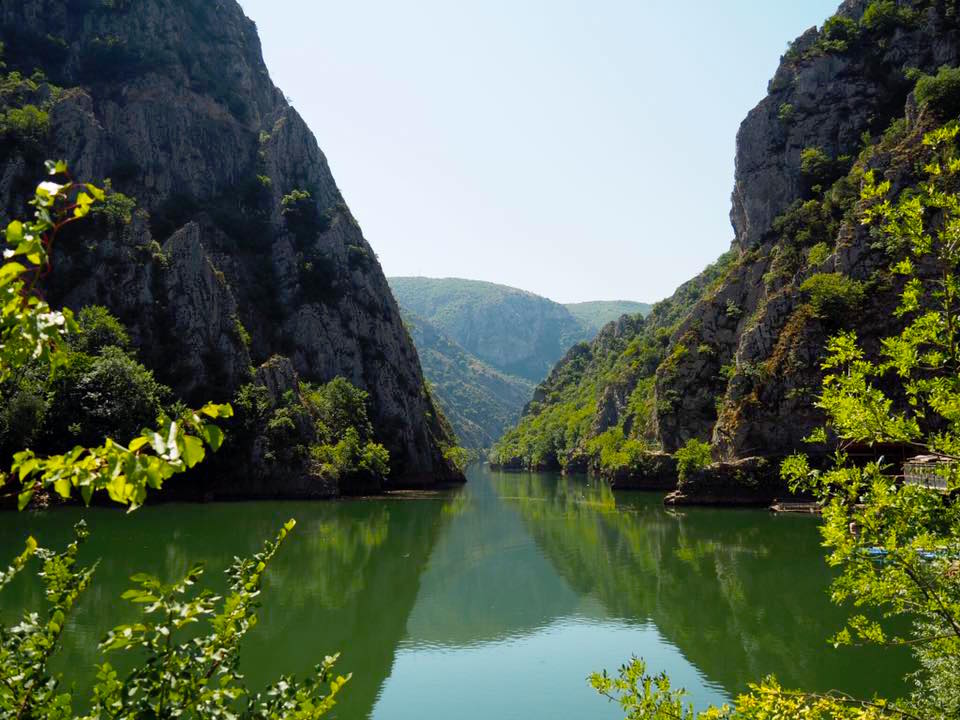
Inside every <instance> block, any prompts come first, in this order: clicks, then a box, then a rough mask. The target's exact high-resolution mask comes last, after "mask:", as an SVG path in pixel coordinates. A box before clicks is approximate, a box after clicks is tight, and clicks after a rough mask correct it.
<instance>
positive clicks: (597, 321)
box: [564, 300, 653, 333]
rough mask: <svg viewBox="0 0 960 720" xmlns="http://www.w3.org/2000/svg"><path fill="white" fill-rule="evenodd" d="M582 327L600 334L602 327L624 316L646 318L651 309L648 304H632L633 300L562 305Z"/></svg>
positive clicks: (651, 306)
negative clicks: (641, 316)
mask: <svg viewBox="0 0 960 720" xmlns="http://www.w3.org/2000/svg"><path fill="white" fill-rule="evenodd" d="M564 307H565V308H566V309H567V310H569V311H570V314H571V315H573V316H574V317H575V318H576V319H577V320H579V321H580V323H581V324H582V325H584V326H585V327H587V328H589V329H591V330H592V331H593V332H594V333H598V332H600V330H602V329H603V326H604V325H606V324H607V323H610V322H613V321H614V320H617V319H619V318H621V317H623V316H624V315H643V316H644V317H646V316H647V315H649V314H650V311H651V310H652V309H653V305H651V304H650V303H642V302H634V301H633V300H591V301H588V302H578V303H564Z"/></svg>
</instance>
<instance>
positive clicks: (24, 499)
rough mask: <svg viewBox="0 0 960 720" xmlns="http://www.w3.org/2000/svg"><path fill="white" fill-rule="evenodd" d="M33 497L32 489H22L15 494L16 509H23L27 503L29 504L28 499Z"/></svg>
mask: <svg viewBox="0 0 960 720" xmlns="http://www.w3.org/2000/svg"><path fill="white" fill-rule="evenodd" d="M32 499H33V490H32V489H30V490H24V491H23V492H22V493H20V494H19V495H17V509H18V510H23V509H24V508H25V507H26V506H27V505H29V504H30V501H31V500H32Z"/></svg>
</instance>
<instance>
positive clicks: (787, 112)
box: [777, 103, 796, 123]
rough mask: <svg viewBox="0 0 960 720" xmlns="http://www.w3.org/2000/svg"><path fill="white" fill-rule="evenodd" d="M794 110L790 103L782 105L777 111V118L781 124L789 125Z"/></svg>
mask: <svg viewBox="0 0 960 720" xmlns="http://www.w3.org/2000/svg"><path fill="white" fill-rule="evenodd" d="M795 112H796V108H795V107H794V106H793V105H791V104H790V103H783V104H782V105H781V106H780V109H779V110H778V111H777V118H778V119H779V120H780V122H782V123H789V122H790V121H791V120H792V119H793V114H794V113H795Z"/></svg>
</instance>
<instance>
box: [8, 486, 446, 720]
mask: <svg viewBox="0 0 960 720" xmlns="http://www.w3.org/2000/svg"><path fill="white" fill-rule="evenodd" d="M447 500H448V498H443V497H438V498H433V499H423V500H418V501H416V502H405V501H379V500H373V501H364V502H343V503H265V502H257V503H236V504H213V505H204V506H201V505H167V506H162V507H153V508H149V507H148V508H144V509H142V510H140V511H138V512H137V514H136V515H135V516H133V517H128V516H125V515H124V514H123V513H120V512H115V511H110V510H104V509H91V510H79V509H68V510H58V511H56V512H49V513H41V514H33V515H12V514H5V515H3V516H2V518H3V522H2V526H0V548H3V550H4V552H5V553H6V554H12V553H11V552H10V549H12V548H16V547H17V546H18V545H19V544H22V542H23V539H24V538H25V537H26V536H27V535H28V534H33V535H35V536H37V537H38V538H39V539H40V540H42V541H43V542H44V543H48V544H50V545H54V544H56V543H62V542H64V541H65V540H66V539H67V538H68V537H69V528H70V527H71V526H72V525H73V523H74V522H75V521H76V520H78V519H79V518H80V517H81V516H83V517H85V518H86V520H87V522H88V524H89V526H90V529H91V539H90V542H89V543H88V544H87V546H85V548H84V550H83V556H84V558H85V559H86V560H87V561H92V560H95V559H97V558H102V562H101V564H100V566H99V567H98V568H97V572H96V578H95V581H94V583H93V585H92V588H91V590H90V591H89V593H88V594H87V596H86V597H85V598H84V600H83V601H82V603H81V605H80V606H79V608H78V610H77V613H76V615H75V617H74V620H73V621H72V623H71V626H70V627H69V630H68V633H67V636H66V637H67V641H66V643H65V645H64V647H63V649H62V651H61V652H60V653H59V655H58V658H57V667H58V668H60V669H65V668H72V669H76V668H89V669H90V670H89V672H84V673H82V675H83V677H84V678H92V677H93V665H94V663H97V662H102V660H103V658H102V657H101V656H100V655H99V654H98V653H97V652H96V644H97V641H98V640H99V639H101V638H102V637H103V635H104V633H105V632H106V630H107V629H109V628H111V627H113V626H114V625H116V624H118V623H121V622H128V621H130V620H132V619H133V618H134V617H135V614H134V613H133V612H131V608H130V606H129V605H128V604H127V603H124V602H121V601H120V600H119V597H120V594H121V593H122V592H123V590H124V589H126V588H127V587H128V581H127V578H128V577H129V576H130V575H131V574H133V573H134V572H136V571H146V572H151V573H153V574H157V575H159V576H161V577H162V578H164V579H168V580H169V579H173V578H175V577H177V576H179V575H182V574H183V573H184V572H185V571H186V570H187V569H188V567H189V566H190V564H192V563H193V562H196V561H202V562H204V563H205V564H206V566H207V568H208V573H207V576H206V578H205V580H206V582H207V583H208V585H209V586H212V587H213V588H214V589H216V590H223V589H224V588H225V582H224V579H223V577H222V570H224V569H225V568H226V567H227V566H228V565H229V564H230V562H231V560H232V559H233V557H234V555H242V554H251V553H253V552H256V551H257V550H258V549H259V545H260V542H261V540H262V539H265V538H267V537H270V536H272V535H273V534H275V533H276V531H277V530H278V529H279V527H280V526H281V524H282V523H283V521H284V520H286V519H287V518H289V517H295V518H297V520H298V525H297V529H296V531H295V532H294V533H293V534H292V535H291V536H290V539H289V540H288V542H287V544H286V545H285V546H284V548H283V549H282V550H281V552H280V553H279V554H278V555H277V558H276V560H275V562H274V564H273V565H272V566H271V569H270V571H269V572H268V575H267V580H266V584H265V588H264V594H263V599H264V607H263V608H262V610H261V612H260V622H259V624H258V625H257V627H256V628H255V629H254V630H253V631H252V632H251V633H250V635H249V636H248V639H247V641H246V644H245V651H244V653H243V662H244V667H243V668H242V671H243V672H244V673H245V674H246V675H247V676H248V678H249V679H250V681H251V685H252V686H253V687H255V688H256V687H260V686H261V685H263V684H266V683H267V682H268V681H270V680H273V679H275V678H276V677H277V676H278V675H280V674H282V673H290V672H297V673H304V672H307V671H308V670H309V669H311V668H312V667H313V666H314V665H315V664H316V662H317V661H318V660H320V659H322V658H323V656H324V655H325V654H329V653H332V652H334V651H337V650H342V651H343V654H342V657H341V661H340V664H339V668H340V669H341V670H342V671H344V672H346V671H352V672H353V673H354V679H353V680H352V681H351V683H350V685H349V692H344V693H343V695H342V697H343V702H342V703H341V704H340V705H339V706H338V714H339V716H340V717H351V718H362V717H366V716H367V714H368V712H369V710H370V708H371V707H372V706H373V704H374V701H375V699H376V696H377V693H378V692H379V690H380V687H381V686H382V685H383V682H384V680H385V679H386V677H387V676H388V675H389V673H390V668H391V667H392V665H393V660H394V653H395V652H396V649H397V647H398V646H399V644H400V642H401V640H402V639H403V636H404V634H405V630H406V623H407V617H408V616H409V614H410V611H411V608H412V607H413V604H414V601H415V600H416V597H417V593H418V588H419V576H420V573H421V572H422V570H423V568H424V567H425V565H426V563H427V560H428V558H429V555H430V553H431V551H432V549H433V546H434V544H435V542H436V539H437V537H438V535H439V534H440V531H441V529H442V527H443V525H444V523H446V522H449V519H450V517H452V516H450V515H449V514H445V513H444V507H445V504H446V501H447ZM27 580H28V579H27V578H18V580H17V582H16V583H15V584H14V585H12V586H10V587H9V588H7V589H6V590H5V591H4V592H3V594H0V614H2V615H3V616H4V618H5V619H9V618H10V615H11V613H12V611H13V609H15V608H24V607H33V608H39V607H41V602H42V595H41V593H40V590H39V588H38V587H37V585H36V584H35V583H33V582H27ZM111 659H112V660H113V659H114V658H111ZM115 664H116V663H115ZM69 677H70V679H74V678H76V677H77V673H76V672H75V670H72V671H71V673H70V676H69ZM78 686H79V689H80V690H81V696H83V695H85V692H83V691H84V690H85V689H86V687H88V683H85V682H80V683H78Z"/></svg>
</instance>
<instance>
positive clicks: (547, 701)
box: [0, 468, 910, 720]
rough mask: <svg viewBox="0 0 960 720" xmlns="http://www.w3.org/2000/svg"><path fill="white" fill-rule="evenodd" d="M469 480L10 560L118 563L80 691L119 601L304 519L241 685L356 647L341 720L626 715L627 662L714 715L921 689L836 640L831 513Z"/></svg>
mask: <svg viewBox="0 0 960 720" xmlns="http://www.w3.org/2000/svg"><path fill="white" fill-rule="evenodd" d="M469 479H470V481H469V483H468V484H467V485H466V486H465V487H463V488H462V489H456V490H451V491H449V492H442V493H436V494H427V495H422V496H420V495H417V496H415V497H411V496H405V497H403V498H390V499H374V500H345V501H340V502H318V503H301V502H251V503H234V504H205V505H161V506H156V507H148V508H144V509H142V510H140V511H138V512H137V513H135V514H134V515H132V516H128V515H125V514H123V513H122V512H117V511H114V510H108V509H79V508H71V509H58V510H55V511H49V512H38V513H29V514H27V513H24V514H13V513H7V514H3V515H0V549H2V550H3V551H4V553H5V555H6V556H12V555H13V554H14V553H15V552H16V551H17V550H18V549H19V548H21V547H22V544H23V540H24V539H25V537H26V536H27V535H28V534H33V535H34V536H36V537H37V538H38V539H39V540H40V541H41V543H43V544H46V545H48V546H50V545H54V544H57V543H63V542H65V541H66V540H67V539H68V538H69V536H70V528H71V527H72V525H73V523H74V522H76V521H77V520H78V519H80V518H81V517H83V518H85V519H86V521H87V523H88V525H89V528H90V530H91V532H92V536H91V539H90V541H89V542H88V543H87V545H86V546H85V547H84V550H83V556H84V558H85V559H86V560H88V561H91V562H92V561H94V560H97V559H100V560H101V562H100V565H99V567H98V569H97V572H96V578H95V581H94V583H93V586H92V588H91V590H90V591H89V592H88V593H87V595H86V597H85V598H84V599H83V601H82V604H81V605H80V607H79V608H78V611H77V612H76V614H75V616H74V618H73V620H72V621H71V624H70V626H69V629H68V634H67V642H66V644H65V646H64V648H63V650H62V651H61V652H60V654H59V657H58V660H57V667H58V668H59V669H60V670H64V671H66V676H67V678H68V679H70V680H75V681H76V682H77V685H78V687H79V688H81V689H82V688H83V687H84V686H86V685H87V684H88V682H89V678H90V677H92V675H93V670H92V668H93V665H94V664H95V663H97V662H99V661H101V658H100V657H99V655H98V654H97V652H96V644H97V641H98V640H99V639H100V638H101V637H102V636H103V635H104V633H105V632H106V630H108V629H109V628H111V627H113V626H114V625H116V624H118V623H121V622H127V621H130V620H132V619H133V618H135V617H136V614H135V610H133V609H132V608H131V607H130V606H128V605H127V603H125V602H124V601H121V600H120V599H119V597H120V594H121V593H122V592H123V591H124V590H125V589H126V588H127V587H128V586H129V584H128V581H127V578H128V577H129V576H130V575H131V574H133V573H134V572H138V571H144V572H150V573H153V574H157V575H160V576H161V577H162V578H164V579H166V580H171V579H173V578H175V577H177V576H178V575H180V574H182V573H184V572H185V571H186V570H187V569H188V567H189V566H190V564H191V563H192V562H194V561H203V562H204V563H206V567H207V575H206V576H205V580H206V582H208V583H209V584H210V585H211V586H213V587H214V588H215V589H222V588H223V586H224V582H223V579H222V571H223V570H224V569H225V568H226V567H227V565H228V564H229V562H230V561H231V559H232V558H233V556H234V555H242V554H251V553H253V552H255V551H256V550H257V549H258V547H259V544H260V541H261V540H262V539H263V538H266V537H269V536H272V535H273V534H275V532H276V531H277V529H278V528H279V527H280V525H281V524H282V523H283V521H285V520H286V519H287V518H290V517H293V518H296V519H297V521H298V525H297V529H296V530H295V532H294V534H293V535H292V536H291V538H290V539H289V540H288V542H287V543H286V544H285V545H284V547H283V549H282V550H281V551H280V553H279V555H278V557H277V558H276V560H275V562H274V564H273V565H272V566H271V568H270V570H269V572H268V581H267V583H266V587H265V592H264V597H263V600H264V605H265V606H264V608H263V609H262V611H261V614H260V623H259V625H258V626H257V627H256V628H255V629H254V630H253V632H252V633H251V634H250V635H249V636H248V640H247V642H246V644H245V650H244V653H243V662H244V666H243V670H244V672H245V673H246V674H247V676H248V678H249V679H250V681H251V684H252V685H253V686H254V687H259V686H261V685H263V684H266V683H267V682H268V681H269V680H270V679H272V678H275V677H276V676H277V675H279V674H281V673H291V672H294V673H296V672H299V673H303V672H304V671H306V670H308V669H309V668H311V667H312V666H313V665H314V664H315V663H316V662H317V661H318V660H319V659H321V658H322V657H323V656H324V655H325V654H330V653H332V652H335V651H342V655H341V660H340V663H339V666H338V667H339V669H340V670H341V671H342V672H347V671H349V672H352V673H353V679H352V680H351V682H350V683H349V684H348V685H347V687H346V689H345V690H344V694H343V695H342V697H343V701H342V702H341V703H340V704H339V705H338V706H337V709H336V711H335V713H334V714H335V716H336V717H339V718H360V719H362V718H375V719H376V720H404V719H406V718H410V719H413V718H417V719H418V720H423V719H431V718H448V717H455V718H459V719H461V720H473V719H477V720H480V719H483V720H491V719H493V718H498V719H507V718H517V719H520V718H523V719H524V720H530V719H532V718H551V719H552V720H565V719H567V718H578V719H580V718H598V719H604V718H610V719H613V718H620V717H622V713H618V712H617V708H616V707H614V706H612V705H609V704H607V703H606V701H604V700H603V699H601V698H599V697H598V696H596V695H595V694H594V693H593V691H592V690H591V689H590V688H589V687H588V686H587V684H586V682H585V678H586V676H587V674H588V673H589V672H591V671H594V670H599V669H603V668H608V669H610V670H611V671H613V670H615V669H616V668H617V667H618V666H619V665H620V664H621V663H622V662H623V661H625V660H627V659H629V658H630V656H631V655H638V656H642V657H644V658H646V660H647V661H648V664H649V667H650V668H651V669H652V670H655V671H660V670H665V671H667V672H668V673H669V674H670V675H671V676H672V677H673V678H674V680H675V683H676V684H679V685H682V686H684V687H686V688H687V689H688V690H690V692H691V695H692V699H693V700H694V701H695V703H696V704H697V705H698V706H703V705H705V704H707V703H710V702H720V701H724V700H728V699H730V698H731V697H732V696H733V695H735V694H736V693H738V692H740V691H742V690H744V689H745V688H746V684H747V683H748V682H750V681H751V680H755V679H758V678H760V677H762V676H763V675H765V674H767V673H775V674H776V675H777V676H778V678H779V679H780V680H781V681H782V682H783V683H784V684H786V685H788V686H796V687H803V688H806V689H811V690H821V691H822V690H830V689H839V690H844V691H848V692H852V693H855V694H858V695H871V694H873V693H883V694H897V693H900V692H902V691H903V689H904V688H903V685H902V682H901V681H900V680H899V678H900V677H901V676H902V675H903V673H904V672H905V671H906V670H908V669H909V668H910V664H909V657H908V656H906V655H903V656H895V657H893V658H891V657H890V656H889V655H888V654H885V655H883V656H881V655H880V654H878V653H877V652H876V651H870V650H863V649H841V650H835V649H833V648H832V647H831V646H830V645H828V644H827V642H826V638H827V637H828V635H830V634H831V633H832V632H834V631H835V630H837V629H838V627H839V626H840V623H841V621H842V618H843V617H844V613H843V611H841V610H838V609H837V608H834V607H833V606H831V604H830V602H829V600H828V598H827V595H826V590H827V586H828V584H829V582H830V578H831V572H830V570H829V569H828V568H827V566H826V564H825V562H824V560H823V551H822V548H820V546H819V535H818V532H817V520H816V519H815V518H811V517H800V516H779V517H777V516H772V515H770V514H769V513H767V512H765V511H747V510H719V509H705V508H691V509H684V510H678V511H673V510H667V509H665V508H664V507H663V505H662V502H661V500H662V496H660V495H658V494H649V493H627V492H623V493H620V492H617V493H614V492H611V491H610V490H609V489H608V488H607V487H606V486H605V485H603V484H602V483H597V482H588V481H587V480H586V479H585V478H569V477H561V476H559V475H554V474H506V473H496V472H490V471H488V470H486V469H484V468H474V469H472V470H471V471H470V473H469ZM0 563H2V564H4V565H5V563H6V560H5V559H2V558H0ZM27 580H28V579H27V578H18V580H17V581H16V583H15V584H14V585H12V586H10V587H8V588H7V589H6V590H5V591H4V592H3V593H2V594H0V616H2V617H3V618H4V619H5V620H7V621H9V620H10V619H11V618H12V617H13V615H14V611H17V612H19V609H20V608H23V607H25V606H26V605H30V606H32V607H34V608H39V607H41V599H42V597H41V595H40V592H39V590H38V587H37V586H36V585H35V584H34V583H33V582H28V581H27ZM115 660H116V658H114V661H115ZM115 664H116V663H115Z"/></svg>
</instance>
